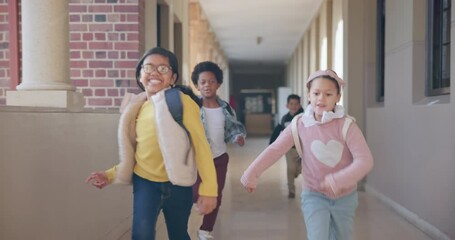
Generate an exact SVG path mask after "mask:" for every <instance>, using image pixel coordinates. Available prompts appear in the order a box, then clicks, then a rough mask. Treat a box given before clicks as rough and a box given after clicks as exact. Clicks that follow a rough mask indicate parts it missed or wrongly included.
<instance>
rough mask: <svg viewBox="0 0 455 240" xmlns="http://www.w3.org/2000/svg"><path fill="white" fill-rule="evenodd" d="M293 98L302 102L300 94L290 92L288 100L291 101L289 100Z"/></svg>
mask: <svg viewBox="0 0 455 240" xmlns="http://www.w3.org/2000/svg"><path fill="white" fill-rule="evenodd" d="M291 99H295V100H297V101H299V103H300V96H299V95H297V94H290V95H289V96H288V102H287V103H289V101H291Z"/></svg>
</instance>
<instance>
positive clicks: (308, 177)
mask: <svg viewBox="0 0 455 240" xmlns="http://www.w3.org/2000/svg"><path fill="white" fill-rule="evenodd" d="M343 85H344V81H343V80H342V79H341V78H340V77H338V75H337V74H336V73H335V72H334V71H332V70H320V71H317V72H315V73H313V74H312V75H311V76H310V77H309V78H308V81H307V84H306V86H307V89H308V100H309V102H310V105H309V106H308V107H307V108H306V111H305V113H304V114H303V115H302V116H301V117H299V116H297V117H296V118H297V132H298V139H299V141H300V142H299V144H297V145H301V150H302V151H301V152H302V175H303V176H304V181H303V191H302V195H301V208H302V212H303V215H304V218H305V225H306V228H307V237H308V239H309V240H328V239H352V228H353V221H354V215H355V209H356V208H357V205H358V196H357V190H356V189H357V182H358V181H359V180H361V179H362V178H363V177H364V176H365V175H366V174H367V173H368V172H369V171H370V170H371V169H372V167H373V157H372V155H371V152H370V149H369V148H368V145H367V143H366V141H365V138H364V137H363V134H362V132H361V131H360V129H359V127H358V126H357V124H355V122H354V121H352V117H349V116H348V115H347V114H346V113H345V112H344V109H343V107H342V106H340V105H336V103H337V102H338V101H339V100H340V98H341V88H342V87H343ZM293 145H294V140H293V136H292V130H291V127H287V128H286V129H285V130H284V131H283V132H282V133H281V134H280V136H279V137H278V139H277V140H276V141H275V142H274V143H273V144H271V145H269V146H268V147H267V148H266V149H265V150H264V151H263V152H262V153H261V154H260V155H259V156H258V157H257V158H256V159H255V160H254V162H253V163H252V164H251V165H250V166H249V167H248V169H247V170H246V171H245V173H244V174H243V176H242V178H241V182H242V184H243V186H244V187H245V188H246V190H247V191H248V192H253V191H254V190H255V189H256V185H257V180H258V178H259V176H260V175H261V174H262V173H263V172H264V171H265V170H266V169H267V168H269V167H270V166H271V165H273V164H274V163H275V162H276V161H278V160H279V159H280V158H281V156H283V155H284V154H285V153H286V152H287V151H288V150H289V149H290V148H291V147H292V146H293Z"/></svg>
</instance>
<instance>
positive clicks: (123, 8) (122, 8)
mask: <svg viewBox="0 0 455 240" xmlns="http://www.w3.org/2000/svg"><path fill="white" fill-rule="evenodd" d="M114 11H115V12H135V13H137V12H139V8H138V6H132V5H130V6H128V5H116V6H114Z"/></svg>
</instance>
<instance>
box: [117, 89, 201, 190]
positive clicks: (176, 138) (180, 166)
mask: <svg viewBox="0 0 455 240" xmlns="http://www.w3.org/2000/svg"><path fill="white" fill-rule="evenodd" d="M164 92H165V90H163V91H160V92H158V93H156V94H155V95H153V96H152V97H151V100H152V101H153V104H154V111H155V121H156V124H157V127H156V129H157V133H158V134H157V136H158V143H159V147H160V149H161V152H162V154H163V159H164V165H165V168H166V173H167V175H168V177H169V180H170V181H171V182H172V183H173V184H174V185H179V186H192V185H193V184H194V183H195V182H196V178H197V168H196V162H195V160H194V150H193V148H192V146H191V144H190V141H189V138H188V135H187V134H186V132H185V131H184V130H183V128H182V127H181V126H180V125H178V123H177V122H175V121H174V119H173V118H172V115H171V113H170V112H169V109H168V106H167V104H166V101H165V98H164ZM145 101H147V95H146V93H145V92H143V93H140V94H138V95H134V94H131V93H127V94H126V95H125V97H124V99H123V101H122V105H121V106H120V112H121V113H122V114H121V116H120V122H119V128H118V144H119V157H120V163H119V165H118V166H117V174H116V177H115V180H114V183H123V184H131V182H132V175H133V170H134V165H135V164H136V160H135V150H136V118H137V115H138V113H139V110H140V108H141V106H142V105H143V104H144V102H145Z"/></svg>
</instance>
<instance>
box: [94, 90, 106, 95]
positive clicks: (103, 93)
mask: <svg viewBox="0 0 455 240" xmlns="http://www.w3.org/2000/svg"><path fill="white" fill-rule="evenodd" d="M95 96H97V97H104V96H106V90H105V89H95Z"/></svg>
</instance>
